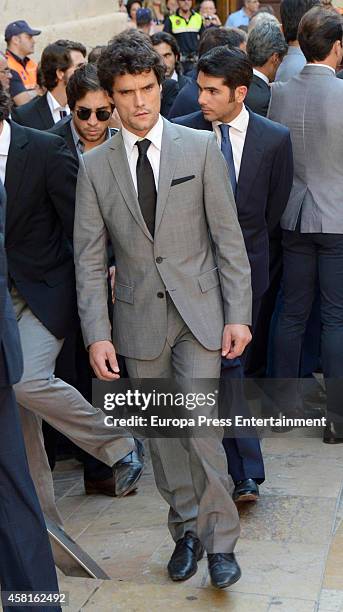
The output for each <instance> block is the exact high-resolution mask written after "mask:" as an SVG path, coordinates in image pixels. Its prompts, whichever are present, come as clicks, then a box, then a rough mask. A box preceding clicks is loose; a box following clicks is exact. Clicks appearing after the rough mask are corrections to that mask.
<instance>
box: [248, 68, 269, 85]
mask: <svg viewBox="0 0 343 612" xmlns="http://www.w3.org/2000/svg"><path fill="white" fill-rule="evenodd" d="M252 71H253V73H254V75H255V76H257V77H258V78H259V79H262V81H264V82H265V83H267V85H269V79H268V77H267V76H266V75H265V74H263V72H260V71H259V70H258V68H253V69H252Z"/></svg>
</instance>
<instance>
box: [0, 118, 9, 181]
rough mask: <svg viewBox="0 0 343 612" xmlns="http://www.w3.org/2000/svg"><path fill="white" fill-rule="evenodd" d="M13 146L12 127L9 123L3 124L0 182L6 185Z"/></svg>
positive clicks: (0, 141)
mask: <svg viewBox="0 0 343 612" xmlns="http://www.w3.org/2000/svg"><path fill="white" fill-rule="evenodd" d="M10 144H11V127H10V124H9V123H8V122H7V121H3V123H2V131H1V134H0V180H1V182H2V183H3V184H4V183H5V177H6V164H7V157H8V151H9V148H10Z"/></svg>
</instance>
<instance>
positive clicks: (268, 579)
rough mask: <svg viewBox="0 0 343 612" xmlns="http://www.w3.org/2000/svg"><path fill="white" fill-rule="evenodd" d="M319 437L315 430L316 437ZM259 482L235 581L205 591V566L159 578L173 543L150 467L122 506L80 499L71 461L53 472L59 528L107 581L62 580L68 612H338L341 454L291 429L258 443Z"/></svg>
mask: <svg viewBox="0 0 343 612" xmlns="http://www.w3.org/2000/svg"><path fill="white" fill-rule="evenodd" d="M318 433H319V432H318ZM263 452H264V457H265V463H266V473H267V479H266V483H265V484H264V485H262V486H261V497H260V500H259V501H258V503H256V504H246V505H245V506H244V507H243V508H242V509H241V512H240V514H241V524H242V535H241V538H240V540H239V542H238V546H237V550H236V552H237V559H238V561H239V563H240V565H241V567H242V570H243V576H242V578H241V580H240V581H239V582H238V583H237V584H235V585H234V586H233V587H231V589H230V590H225V591H220V592H217V591H215V590H214V589H213V588H212V587H211V586H210V585H209V580H208V573H207V563H206V560H205V559H204V560H202V561H201V562H200V565H199V570H198V573H197V574H196V576H194V577H193V578H192V579H191V580H189V581H187V582H185V583H181V584H180V583H179V584H174V583H171V582H170V581H169V580H168V577H167V575H166V569H165V567H166V564H167V562H168V559H169V557H170V554H171V552H172V550H173V543H172V541H171V539H170V537H169V535H168V533H167V529H166V513H167V508H166V505H165V503H164V501H163V500H162V499H161V498H160V496H159V494H158V493H157V491H156V488H155V485H154V481H153V476H152V469H151V465H150V463H149V462H148V465H147V468H146V470H145V472H144V475H143V477H142V479H141V482H140V487H139V492H138V493H137V494H136V495H132V496H130V497H127V498H123V499H115V498H114V499H112V498H109V497H102V496H85V495H84V492H83V484H82V471H81V468H80V465H79V464H78V463H77V462H75V461H64V462H60V463H59V464H58V466H57V469H56V470H55V473H54V478H55V483H56V492H57V497H58V506H59V509H60V511H61V513H62V515H63V517H64V520H65V528H66V530H67V531H68V532H69V533H70V535H71V536H72V537H74V538H75V539H76V540H77V542H78V543H79V544H80V545H81V546H82V547H83V548H84V549H85V550H86V551H87V552H89V553H90V554H91V555H92V556H93V557H94V559H95V560H96V561H97V562H98V563H99V565H100V566H101V567H102V568H103V569H104V570H105V571H106V572H107V574H108V575H110V576H111V578H112V580H111V581H100V580H92V579H83V578H67V577H65V576H63V575H62V574H61V573H60V572H59V580H60V588H61V590H66V591H69V592H70V605H69V606H68V608H64V609H65V610H67V611H68V612H69V611H70V612H77V611H82V612H91V611H92V612H136V611H137V612H161V611H162V610H163V609H164V608H165V609H168V610H180V611H182V612H187V611H191V612H193V611H197V612H198V611H199V612H202V611H205V610H206V611H210V612H217V611H221V610H225V611H228V612H274V611H275V612H317V611H319V612H341V611H343V495H342V482H343V446H342V445H337V446H329V445H326V444H323V443H322V442H321V439H320V438H319V437H318V438H314V437H306V433H304V432H301V431H297V432H294V431H293V432H290V433H287V434H283V435H282V436H280V435H279V436H275V437H274V436H273V437H272V438H267V439H265V440H264V441H263Z"/></svg>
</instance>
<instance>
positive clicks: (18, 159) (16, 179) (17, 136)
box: [5, 121, 28, 231]
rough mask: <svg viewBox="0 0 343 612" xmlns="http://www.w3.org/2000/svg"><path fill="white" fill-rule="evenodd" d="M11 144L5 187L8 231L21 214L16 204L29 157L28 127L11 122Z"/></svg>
mask: <svg viewBox="0 0 343 612" xmlns="http://www.w3.org/2000/svg"><path fill="white" fill-rule="evenodd" d="M10 125H11V144H10V148H9V151H8V158H7V164H6V177H5V188H6V193H7V202H8V204H7V219H6V226H7V231H9V229H10V225H11V224H13V222H14V219H15V216H16V215H17V214H20V207H19V206H16V199H17V193H18V190H19V188H20V186H21V184H22V181H23V178H24V172H25V166H26V162H27V158H28V146H27V145H28V139H27V136H26V129H25V128H23V127H20V126H18V125H16V123H14V122H12V121H11V122H10Z"/></svg>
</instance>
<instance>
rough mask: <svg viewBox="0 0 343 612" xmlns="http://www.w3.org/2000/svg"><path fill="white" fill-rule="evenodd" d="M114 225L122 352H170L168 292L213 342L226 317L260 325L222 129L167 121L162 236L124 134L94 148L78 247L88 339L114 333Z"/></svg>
mask: <svg viewBox="0 0 343 612" xmlns="http://www.w3.org/2000/svg"><path fill="white" fill-rule="evenodd" d="M107 231H108V232H109V235H110V238H111V241H112V244H113V250H114V254H115V260H116V281H115V304H114V315H113V328H112V332H113V342H114V346H115V348H116V349H117V350H118V352H119V353H120V354H122V355H124V356H126V357H132V358H136V359H154V358H155V357H157V356H158V355H159V354H160V353H161V351H162V349H163V347H164V344H165V340H166V335H167V305H166V299H165V293H164V292H165V290H167V291H168V292H169V294H170V297H171V299H172V300H173V302H174V303H175V305H176V308H177V309H178V311H179V312H180V314H181V316H182V318H183V319H184V321H185V322H186V324H187V325H188V327H189V328H190V329H191V331H192V333H193V334H194V336H195V337H196V338H197V339H198V341H199V342H200V343H201V344H202V345H203V346H205V347H206V348H207V349H210V350H217V349H219V348H220V346H221V338H222V332H223V326H224V322H225V323H246V324H250V322H251V281H250V266H249V262H248V258H247V254H246V250H245V246H244V241H243V237H242V233H241V230H240V227H239V224H238V220H237V216H236V209H235V204H234V198H233V194H232V190H231V186H230V183H229V180H228V173H227V168H226V164H225V161H224V158H223V156H222V154H221V153H220V151H219V149H218V145H217V143H216V140H215V137H214V136H213V134H210V133H208V132H203V131H197V130H192V129H189V128H185V127H183V126H179V125H172V124H171V123H169V122H168V121H166V120H164V127H163V137H162V147H161V160H160V174H159V187H158V197H157V207H156V223H155V237H154V239H153V238H152V237H151V235H150V233H149V230H148V229H147V227H146V224H145V222H144V219H143V216H142V213H141V210H140V206H139V203H138V199H137V195H136V191H135V188H134V185H133V181H132V177H131V174H130V169H129V165H128V161H127V156H126V151H125V146H124V141H123V138H122V134H121V132H119V133H118V134H116V136H114V137H113V138H111V139H110V140H109V141H107V142H106V143H104V144H103V145H101V146H100V147H97V148H96V149H94V150H92V151H90V152H89V153H87V154H86V155H84V157H83V160H82V161H81V163H80V171H79V178H78V186H77V197H76V215H75V234H74V248H75V266H76V278H77V292H78V305H79V314H80V318H81V323H82V329H83V334H84V340H85V344H86V346H88V345H90V344H92V343H93V342H96V341H97V340H110V339H111V327H110V322H109V319H108V314H107V283H106V276H107V269H106V263H107V261H106V240H107V237H106V234H107ZM210 235H211V237H212V240H213V243H214V245H215V249H216V258H215V257H214V254H213V248H212V247H213V245H212V243H211V238H210ZM161 294H162V296H163V297H162V299H161V297H159V296H161Z"/></svg>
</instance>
